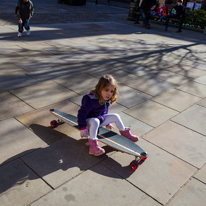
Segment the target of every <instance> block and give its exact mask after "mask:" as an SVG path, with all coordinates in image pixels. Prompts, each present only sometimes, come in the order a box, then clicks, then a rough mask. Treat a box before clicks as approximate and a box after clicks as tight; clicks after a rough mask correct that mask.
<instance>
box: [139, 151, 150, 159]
mask: <svg viewBox="0 0 206 206" xmlns="http://www.w3.org/2000/svg"><path fill="white" fill-rule="evenodd" d="M141 155H142V156H144V157H142V160H146V159H147V156H148V154H147V152H142V153H141Z"/></svg>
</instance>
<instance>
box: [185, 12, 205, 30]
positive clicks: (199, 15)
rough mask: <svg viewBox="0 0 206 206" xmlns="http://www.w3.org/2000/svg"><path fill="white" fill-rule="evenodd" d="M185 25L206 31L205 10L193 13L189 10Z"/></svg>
mask: <svg viewBox="0 0 206 206" xmlns="http://www.w3.org/2000/svg"><path fill="white" fill-rule="evenodd" d="M184 23H185V24H189V25H190V26H194V27H195V28H201V29H206V11H205V10H203V9H197V10H194V11H191V10H190V9H189V10H188V11H187V15H186V18H185V22H184Z"/></svg>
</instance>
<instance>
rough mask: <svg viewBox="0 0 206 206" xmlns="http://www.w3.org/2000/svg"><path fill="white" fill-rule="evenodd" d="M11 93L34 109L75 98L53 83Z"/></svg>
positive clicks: (49, 82)
mask: <svg viewBox="0 0 206 206" xmlns="http://www.w3.org/2000/svg"><path fill="white" fill-rule="evenodd" d="M11 93H12V94H14V95H15V96H17V97H18V98H20V99H22V100H23V101H24V102H26V103H27V104H29V105H30V106H32V107H33V108H36V109H37V108H41V107H44V106H47V105H51V104H54V103H56V102H60V101H63V100H66V99H69V98H72V97H75V96H77V94H76V93H74V92H72V91H71V90H68V89H66V88H65V87H63V86H61V85H59V84H57V83H55V82H53V81H47V82H43V83H39V84H37V85H33V86H29V87H24V88H22V89H16V90H12V91H11Z"/></svg>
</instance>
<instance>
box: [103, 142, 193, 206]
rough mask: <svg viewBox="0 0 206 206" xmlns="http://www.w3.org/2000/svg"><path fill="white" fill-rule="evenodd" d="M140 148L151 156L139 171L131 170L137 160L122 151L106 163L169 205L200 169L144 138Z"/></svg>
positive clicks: (141, 165)
mask: <svg viewBox="0 0 206 206" xmlns="http://www.w3.org/2000/svg"><path fill="white" fill-rule="evenodd" d="M138 145H139V146H140V147H141V148H142V149H144V150H145V151H147V152H148V154H149V156H148V158H147V159H146V160H145V161H144V162H143V163H142V164H140V165H139V167H138V168H137V170H136V171H134V172H132V171H131V169H130V168H129V164H130V162H131V161H132V160H134V157H133V156H131V155H127V154H125V153H121V152H117V153H114V154H113V155H111V156H110V157H109V158H107V159H105V160H104V161H103V164H105V165H106V166H108V167H109V168H110V169H111V170H113V171H114V172H116V173H117V174H119V175H120V176H122V177H123V178H126V180H127V181H129V182H131V183H132V184H133V185H135V186H136V187H138V188H139V189H140V190H142V191H144V192H145V193H146V194H148V195H150V196H151V197H153V198H154V199H155V200H157V201H158V202H160V203H161V204H163V205H165V204H166V203H167V202H168V200H169V199H170V198H172V196H173V195H174V194H175V193H176V192H177V191H178V190H179V189H180V187H181V186H182V185H184V184H185V183H186V182H187V180H188V179H189V178H190V177H191V176H192V175H193V174H194V172H195V171H196V169H195V168H194V167H192V166H191V165H189V164H187V163H185V162H184V161H182V160H180V159H179V158H176V157H175V156H173V155H171V154H169V153H167V152H165V151H164V150H162V149H161V148H159V147H156V146H154V145H153V144H151V143H148V142H147V141H145V140H143V139H140V140H139V141H138ZM148 168H149V169H148ZM162 168H164V169H162ZM168 177H169V178H168ZM135 204H136V203H135Z"/></svg>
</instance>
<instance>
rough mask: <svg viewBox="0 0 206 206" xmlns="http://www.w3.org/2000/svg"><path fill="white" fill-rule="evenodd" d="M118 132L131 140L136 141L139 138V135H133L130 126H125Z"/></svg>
mask: <svg viewBox="0 0 206 206" xmlns="http://www.w3.org/2000/svg"><path fill="white" fill-rule="evenodd" d="M119 132H120V134H121V135H122V136H124V137H126V138H127V139H129V140H131V141H132V142H137V141H138V140H139V137H138V136H136V135H133V134H132V133H131V132H130V128H125V130H119Z"/></svg>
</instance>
